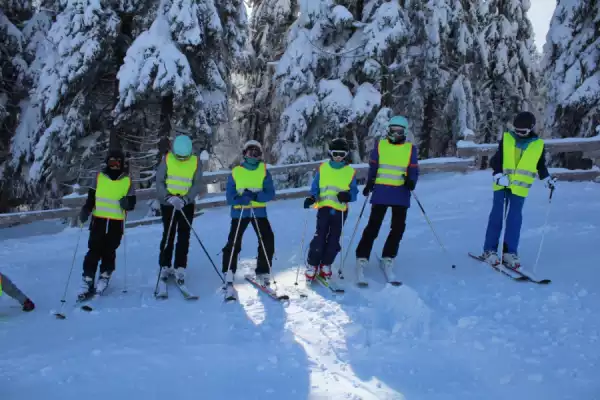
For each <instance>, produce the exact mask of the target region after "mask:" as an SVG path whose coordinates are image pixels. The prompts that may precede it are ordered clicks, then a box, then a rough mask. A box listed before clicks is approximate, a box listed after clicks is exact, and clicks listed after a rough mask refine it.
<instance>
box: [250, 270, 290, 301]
mask: <svg viewBox="0 0 600 400" xmlns="http://www.w3.org/2000/svg"><path fill="white" fill-rule="evenodd" d="M244 278H245V279H246V280H247V281H248V282H250V283H251V284H253V285H254V286H255V287H256V288H258V289H259V290H261V291H262V292H264V293H266V294H268V295H269V296H270V297H271V298H272V299H274V300H279V301H282V300H286V301H289V299H290V296H288V295H287V294H283V295H279V294H277V292H276V291H275V290H273V289H271V288H270V287H268V286H263V285H261V284H260V283H258V282H257V281H256V279H254V278H253V277H252V276H251V275H246V276H244Z"/></svg>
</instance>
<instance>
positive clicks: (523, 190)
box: [494, 132, 544, 197]
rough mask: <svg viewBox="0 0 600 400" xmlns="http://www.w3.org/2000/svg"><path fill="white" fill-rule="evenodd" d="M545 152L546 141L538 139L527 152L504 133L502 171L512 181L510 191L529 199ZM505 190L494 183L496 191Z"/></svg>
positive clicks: (529, 146)
mask: <svg viewBox="0 0 600 400" xmlns="http://www.w3.org/2000/svg"><path fill="white" fill-rule="evenodd" d="M543 150H544V141H543V140H542V139H536V140H534V141H533V142H531V143H529V145H528V146H527V148H526V149H525V150H521V149H519V148H518V147H517V144H516V140H515V138H514V137H513V135H511V134H510V133H509V132H504V137H503V141H502V170H503V172H504V173H505V174H506V175H508V178H509V180H510V186H509V189H510V190H511V192H512V193H513V194H514V195H516V196H519V197H527V195H528V194H529V188H531V185H533V181H534V180H535V177H536V175H537V164H538V161H539V160H540V157H541V156H542V152H543ZM502 189H505V188H504V186H499V185H496V183H494V190H502Z"/></svg>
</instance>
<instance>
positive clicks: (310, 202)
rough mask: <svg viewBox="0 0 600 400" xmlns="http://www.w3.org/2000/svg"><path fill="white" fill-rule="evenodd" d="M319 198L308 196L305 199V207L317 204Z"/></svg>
mask: <svg viewBox="0 0 600 400" xmlns="http://www.w3.org/2000/svg"><path fill="white" fill-rule="evenodd" d="M316 201H317V200H315V198H314V197H312V196H311V197H307V198H305V199H304V208H309V207H310V206H312V205H313V204H315V202H316Z"/></svg>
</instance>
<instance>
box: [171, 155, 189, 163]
mask: <svg viewBox="0 0 600 400" xmlns="http://www.w3.org/2000/svg"><path fill="white" fill-rule="evenodd" d="M174 155H175V158H176V159H178V160H179V161H187V160H189V159H190V157H191V156H192V155H191V154H190V155H189V156H180V155H177V154H174Z"/></svg>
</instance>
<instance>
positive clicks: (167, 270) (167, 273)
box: [160, 267, 175, 282]
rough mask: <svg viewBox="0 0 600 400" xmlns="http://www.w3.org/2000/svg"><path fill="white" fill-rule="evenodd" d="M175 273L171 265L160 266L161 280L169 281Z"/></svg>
mask: <svg viewBox="0 0 600 400" xmlns="http://www.w3.org/2000/svg"><path fill="white" fill-rule="evenodd" d="M174 274H175V270H174V269H173V268H171V267H160V280H161V281H163V282H167V281H168V280H169V278H170V277H171V276H172V275H174Z"/></svg>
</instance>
